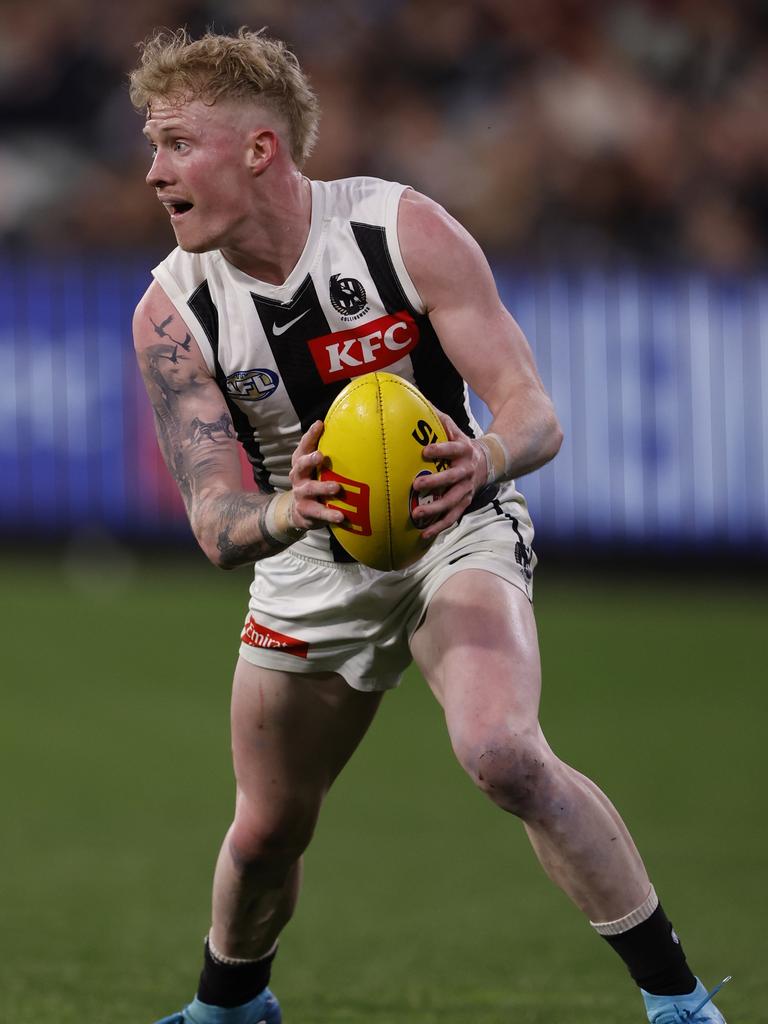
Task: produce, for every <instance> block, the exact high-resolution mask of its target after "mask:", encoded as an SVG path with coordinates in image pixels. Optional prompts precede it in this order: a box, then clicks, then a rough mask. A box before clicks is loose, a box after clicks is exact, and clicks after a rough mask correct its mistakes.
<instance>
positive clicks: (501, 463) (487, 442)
mask: <svg viewBox="0 0 768 1024" xmlns="http://www.w3.org/2000/svg"><path fill="white" fill-rule="evenodd" d="M477 440H478V443H479V444H480V445H481V446H482V449H483V452H484V453H485V463H486V466H487V468H488V479H487V480H486V483H489V484H492V483H495V482H496V481H497V480H508V479H509V475H510V472H511V470H512V458H511V456H510V454H509V451H508V449H507V446H506V444H504V441H503V439H502V438H501V437H500V436H499V435H498V434H483V435H482V437H478V439H477Z"/></svg>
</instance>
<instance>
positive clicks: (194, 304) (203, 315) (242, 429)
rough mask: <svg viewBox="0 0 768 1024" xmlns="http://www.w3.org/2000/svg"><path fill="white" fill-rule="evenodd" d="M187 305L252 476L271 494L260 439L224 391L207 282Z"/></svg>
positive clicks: (216, 327) (214, 311) (216, 316)
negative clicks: (202, 334)
mask: <svg viewBox="0 0 768 1024" xmlns="http://www.w3.org/2000/svg"><path fill="white" fill-rule="evenodd" d="M187 305H188V306H189V308H190V309H191V310H192V312H193V313H194V314H195V316H196V317H197V319H198V320H199V321H200V326H201V327H202V328H203V330H204V331H205V336H206V338H207V339H208V341H209V342H210V346H211V349H212V351H213V365H214V368H215V370H216V383H217V384H218V385H219V389H220V390H221V393H222V395H224V401H225V402H226V403H227V408H228V409H229V414H230V416H231V417H232V423H233V424H234V427H235V432H236V434H237V439H238V441H239V442H240V444H241V445H242V446H243V448H244V449H245V454H246V455H247V456H248V461H249V462H250V464H251V467H252V469H253V479H254V480H255V481H256V484H257V486H258V487H259V489H260V490H262V491H266V492H267V493H271V492H272V491H274V487H273V486H272V484H271V483H270V480H269V473H268V471H267V470H266V468H265V467H264V457H263V455H262V453H261V447H260V446H259V442H258V441H257V440H256V438H255V437H254V436H253V427H252V426H251V424H250V422H249V420H248V417H247V416H246V414H245V413H244V412H243V410H242V409H241V408H240V406H239V405H237V404H236V403H235V402H234V401H233V400H232V398H231V397H230V395H229V394H228V393H227V378H226V375H225V373H224V370H223V369H222V366H221V363H220V362H219V311H218V310H217V309H216V306H215V305H214V304H213V299H212V298H211V290H210V288H209V287H208V282H207V281H203V283H202V284H200V285H198V287H197V288H196V289H195V290H194V291H193V292H192V294H191V295H190V297H189V298H188V299H187Z"/></svg>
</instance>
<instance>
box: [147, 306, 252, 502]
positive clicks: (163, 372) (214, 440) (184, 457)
mask: <svg viewBox="0 0 768 1024" xmlns="http://www.w3.org/2000/svg"><path fill="white" fill-rule="evenodd" d="M168 322H169V321H168V320H163V322H162V323H160V324H154V321H153V326H154V328H155V333H160V331H163V332H164V331H165V327H166V325H167V324H168ZM141 363H142V371H143V373H144V378H145V380H146V384H147V390H148V392H149V396H150V400H151V402H152V408H153V412H154V416H155V426H156V428H157V438H158V442H159V444H160V450H161V452H162V453H163V458H164V459H165V462H166V465H167V466H168V469H169V470H170V472H171V475H172V476H173V478H174V480H175V481H176V484H177V486H178V488H179V491H180V493H181V496H182V499H183V501H184V506H185V508H186V510H187V514H188V515H191V512H192V503H193V499H194V494H195V490H196V487H197V485H199V484H200V483H201V481H203V480H204V479H205V477H206V476H208V475H209V474H211V473H213V472H215V470H216V468H217V465H218V461H217V459H218V455H217V453H216V452H215V450H214V449H215V448H216V446H217V445H218V444H219V442H220V441H222V440H224V439H225V438H234V437H235V432H234V427H233V425H232V420H231V418H230V416H229V414H228V413H223V414H222V415H221V416H220V417H219V419H218V420H216V421H215V422H213V423H207V422H204V421H203V420H201V419H200V418H199V417H195V418H194V419H193V420H191V421H189V420H188V419H187V418H186V417H185V416H184V415H183V411H182V405H183V403H184V400H185V399H187V398H189V397H193V396H194V393H195V391H196V390H198V389H199V388H200V387H201V384H202V382H201V381H200V379H199V377H198V370H197V366H196V364H195V363H194V361H193V360H192V359H191V358H190V357H189V356H187V355H186V354H185V353H184V351H183V346H182V348H180V347H179V344H178V343H177V342H173V341H172V342H171V344H166V343H158V344H157V345H151V346H149V348H147V349H146V351H145V352H144V354H143V357H142V359H141Z"/></svg>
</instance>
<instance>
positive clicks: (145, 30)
mask: <svg viewBox="0 0 768 1024" xmlns="http://www.w3.org/2000/svg"><path fill="white" fill-rule="evenodd" d="M242 24H247V25H248V26H250V27H252V28H254V27H261V26H267V27H268V30H269V31H270V33H272V34H274V35H278V36H280V37H282V38H285V39H286V40H287V41H288V42H289V44H290V45H291V46H292V48H293V49H294V50H295V51H296V53H297V54H298V56H299V58H300V60H301V62H302V64H303V66H304V67H305V69H306V70H307V71H308V72H309V74H310V76H311V78H312V81H313V83H314V86H315V88H316V90H317V92H318V94H319V97H320V101H321V104H322V108H323V112H324V116H323V122H322V126H321V135H320V143H319V145H318V148H317V150H316V153H315V154H314V156H313V158H312V161H311V164H310V166H309V168H308V172H309V173H310V174H311V175H312V176H315V177H320V178H331V177H338V176H346V175H351V174H358V173H366V174H373V175H379V176H382V177H388V178H394V179H397V180H401V181H404V182H407V183H410V184H413V185H414V186H416V187H419V188H422V189H424V190H426V191H427V192H429V193H430V194H431V195H433V196H434V197H435V198H437V199H438V200H440V201H441V202H443V203H444V204H445V205H446V206H447V207H448V208H449V209H450V210H451V211H452V212H453V213H454V214H456V215H457V216H458V217H459V218H461V219H462V220H463V221H464V222H465V223H466V224H467V225H468V227H469V228H470V229H471V230H472V231H473V232H474V233H475V234H476V235H477V237H478V238H479V239H480V241H481V242H482V243H483V244H484V245H485V247H486V248H487V249H488V250H489V251H490V252H491V254H492V255H494V254H495V255H503V257H504V258H505V259H506V260H511V261H516V262H519V263H523V264H526V265H528V264H531V263H534V264H541V263H545V264H550V265H551V264H553V263H555V264H560V265H568V264H571V263H577V262H581V261H584V260H588V261H590V262H591V263H593V264H594V263H603V264H615V263H616V261H626V260H631V261H642V262H645V263H647V264H650V263H654V264H655V263H658V262H659V261H661V262H663V263H665V264H685V265H691V264H693V265H697V266H704V267H708V268H713V269H715V270H717V271H744V270H752V269H755V268H760V267H762V266H763V265H764V264H765V253H766V241H767V240H768V184H766V183H767V182H768V117H766V113H765V106H766V103H765V101H766V96H767V95H768V3H766V0H472V2H469V0H407V2H406V0H366V2H359V0H329V2H322V0H210V2H205V0H131V2H130V3H126V4H103V3H102V4H99V3H95V2H93V0H46V2H45V3H44V4H30V3H28V0H3V3H2V4H1V5H0V243H2V242H5V243H11V244H13V245H14V246H25V247H32V248H39V247H40V246H45V247H50V248H52V249H54V250H55V251H56V250H59V251H60V250H71V249H72V248H73V247H75V248H77V247H80V248H83V247H89V246H96V247H98V248H99V249H105V248H107V249H119V250H125V249H126V248H131V247H133V248H139V249H147V248H148V247H150V248H152V249H155V248H157V249H158V250H159V251H162V250H163V249H165V248H167V247H168V243H169V240H170V231H169V229H168V226H167V221H166V219H165V218H164V217H163V216H162V214H161V212H160V210H159V209H156V208H155V205H154V204H153V203H151V202H148V197H147V188H146V185H145V184H144V181H143V178H144V174H145V172H146V168H147V156H148V154H147V150H146V145H145V143H144V140H143V139H142V137H141V134H140V128H141V124H140V119H139V117H138V116H137V114H136V113H135V112H134V111H133V110H132V108H131V106H130V103H129V100H128V95H127V86H126V73H127V71H128V70H129V68H130V67H131V66H132V65H133V64H134V62H135V60H136V55H137V51H136V43H137V42H138V41H139V40H141V39H143V38H146V37H147V36H148V35H149V34H150V33H151V32H152V30H153V29H154V28H155V27H157V26H160V25H165V26H171V27H177V26H179V25H187V26H188V27H189V28H190V30H191V31H192V32H199V31H200V30H202V29H204V28H205V27H206V26H208V25H213V26H214V27H216V28H217V29H220V30H232V29H235V28H237V27H238V26H239V25H242Z"/></svg>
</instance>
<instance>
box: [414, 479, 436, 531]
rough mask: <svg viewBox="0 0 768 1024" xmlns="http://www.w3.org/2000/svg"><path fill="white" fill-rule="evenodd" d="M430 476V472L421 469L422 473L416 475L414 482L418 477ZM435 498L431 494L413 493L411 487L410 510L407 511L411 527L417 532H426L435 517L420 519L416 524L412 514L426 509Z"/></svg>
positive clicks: (434, 495)
mask: <svg viewBox="0 0 768 1024" xmlns="http://www.w3.org/2000/svg"><path fill="white" fill-rule="evenodd" d="M431 475H432V473H431V471H430V470H428V469H422V471H421V472H420V473H417V474H416V480H418V479H419V477H420V476H431ZM414 482H415V481H414ZM436 497H437V495H436V494H434V493H431V494H419V493H418V492H417V491H414V489H413V485H411V496H410V509H409V511H410V517H411V522H412V523H413V525H414V526H415V527H416V529H417V530H426V528H427V527H428V526H431V525H432V523H434V521H435V520H436V519H437V516H431V517H430V518H429V519H420V520H419V522H418V523H417V522H416V521H415V520H414V518H413V513H414V512H415V511H416V509H417V508H426V507H427V506H428V505H431V504H432V502H433V501H434V500H435V498H436Z"/></svg>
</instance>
